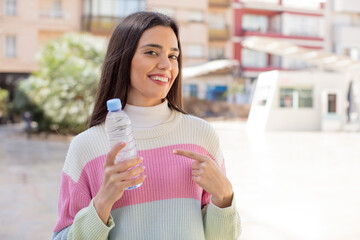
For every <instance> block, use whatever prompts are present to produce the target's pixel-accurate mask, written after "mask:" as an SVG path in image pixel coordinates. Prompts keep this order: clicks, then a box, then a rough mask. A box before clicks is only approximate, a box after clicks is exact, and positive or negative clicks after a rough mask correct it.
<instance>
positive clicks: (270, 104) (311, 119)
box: [248, 71, 348, 131]
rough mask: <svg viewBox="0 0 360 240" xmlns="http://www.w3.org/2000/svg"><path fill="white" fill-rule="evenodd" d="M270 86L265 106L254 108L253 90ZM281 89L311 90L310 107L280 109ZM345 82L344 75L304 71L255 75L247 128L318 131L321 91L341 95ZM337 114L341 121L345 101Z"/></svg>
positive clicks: (345, 87)
mask: <svg viewBox="0 0 360 240" xmlns="http://www.w3.org/2000/svg"><path fill="white" fill-rule="evenodd" d="M266 85H268V86H271V89H272V90H271V94H272V95H271V96H269V98H268V101H267V103H266V106H258V105H257V104H255V103H256V101H258V99H257V97H256V96H257V92H258V91H257V90H258V89H260V86H266ZM281 87H294V88H296V87H299V88H301V87H304V88H308V87H313V107H312V108H298V109H294V108H280V107H279V106H280V97H279V89H280V88H281ZM347 87H348V81H347V78H346V76H345V74H341V73H325V72H305V71H293V72H290V71H288V72H286V71H271V72H266V73H261V74H260V75H259V79H258V83H257V86H256V91H255V95H254V100H253V103H252V105H251V110H250V115H249V119H248V126H249V128H252V129H256V128H259V129H265V130H270V131H272V130H274V131H279V130H295V131H296V130H303V131H304V130H306V131H311V130H320V129H321V119H322V113H321V92H322V91H323V90H326V89H338V90H340V91H341V92H342V93H343V96H346V94H344V93H345V92H346V91H347ZM341 100H342V103H341V104H340V105H339V106H340V107H341V109H339V110H340V112H341V114H342V116H341V118H345V116H346V115H345V114H346V113H345V106H344V103H345V100H344V99H341Z"/></svg>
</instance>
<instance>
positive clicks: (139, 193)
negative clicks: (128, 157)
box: [54, 144, 224, 232]
mask: <svg viewBox="0 0 360 240" xmlns="http://www.w3.org/2000/svg"><path fill="white" fill-rule="evenodd" d="M174 149H185V150H190V151H194V152H198V153H200V154H204V155H207V156H210V157H211V158H212V156H211V155H210V154H209V153H208V152H207V151H206V149H205V148H203V147H201V146H198V145H195V144H179V145H172V146H166V147H161V148H156V149H150V150H143V151H139V152H138V155H139V156H141V157H143V158H144V162H143V164H144V166H145V167H146V169H145V174H146V179H145V181H144V183H143V185H142V186H141V187H139V188H137V189H133V190H129V191H125V192H124V194H123V196H122V198H121V199H120V200H118V201H117V202H116V203H115V204H114V206H113V208H112V209H116V208H120V207H125V206H130V205H134V204H141V203H146V202H152V201H159V200H165V199H174V198H192V199H196V200H198V201H200V202H201V205H202V206H204V205H206V204H208V203H209V201H210V194H209V193H207V192H205V191H204V190H203V189H202V188H201V187H199V186H198V185H197V184H196V183H194V182H193V181H192V179H191V162H192V161H193V160H191V159H188V158H186V157H182V156H177V155H174V154H173V150H174ZM105 159H106V155H102V156H99V157H97V158H95V159H93V160H92V161H90V162H89V163H88V164H86V166H85V167H84V169H83V171H82V173H81V176H80V178H79V180H78V182H74V181H73V180H72V179H71V178H70V177H69V176H68V175H66V174H65V173H63V176H62V183H61V194H60V199H59V221H58V223H57V225H56V227H55V230H54V231H55V232H57V231H59V230H61V229H63V228H65V227H67V226H69V225H71V224H72V222H73V219H74V218H75V215H76V213H77V212H78V211H80V210H81V209H82V208H84V207H87V206H88V205H89V203H90V201H91V199H92V198H93V197H95V196H96V194H97V192H98V191H99V189H100V186H101V184H102V179H103V165H104V162H105ZM212 159H213V158H212ZM222 167H223V168H224V166H222ZM70 196H71V197H70Z"/></svg>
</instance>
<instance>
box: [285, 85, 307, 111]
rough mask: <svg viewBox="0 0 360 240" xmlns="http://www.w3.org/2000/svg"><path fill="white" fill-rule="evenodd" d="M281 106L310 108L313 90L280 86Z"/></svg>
mask: <svg viewBox="0 0 360 240" xmlns="http://www.w3.org/2000/svg"><path fill="white" fill-rule="evenodd" d="M280 107H281V108H312V107H313V90H312V89H309V88H280Z"/></svg>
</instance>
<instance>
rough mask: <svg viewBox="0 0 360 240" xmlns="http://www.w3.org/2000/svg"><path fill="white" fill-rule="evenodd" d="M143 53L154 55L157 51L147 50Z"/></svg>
mask: <svg viewBox="0 0 360 240" xmlns="http://www.w3.org/2000/svg"><path fill="white" fill-rule="evenodd" d="M145 54H148V55H151V56H156V55H157V53H156V52H155V51H148V52H146V53H145Z"/></svg>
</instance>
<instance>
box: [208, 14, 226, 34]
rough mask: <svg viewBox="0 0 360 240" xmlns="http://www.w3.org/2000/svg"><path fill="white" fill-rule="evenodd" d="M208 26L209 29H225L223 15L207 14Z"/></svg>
mask: <svg viewBox="0 0 360 240" xmlns="http://www.w3.org/2000/svg"><path fill="white" fill-rule="evenodd" d="M208 24H209V28H210V29H219V30H222V29H226V20H225V15H223V14H215V13H209V16H208Z"/></svg>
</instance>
